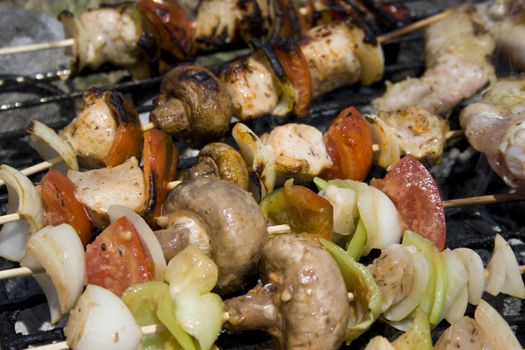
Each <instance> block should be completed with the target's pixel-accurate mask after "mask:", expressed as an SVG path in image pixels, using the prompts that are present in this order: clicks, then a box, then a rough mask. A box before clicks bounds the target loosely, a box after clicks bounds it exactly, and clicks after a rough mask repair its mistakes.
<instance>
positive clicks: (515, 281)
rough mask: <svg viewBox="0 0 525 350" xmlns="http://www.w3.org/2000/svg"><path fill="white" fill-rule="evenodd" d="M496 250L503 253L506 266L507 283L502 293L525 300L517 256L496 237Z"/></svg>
mask: <svg viewBox="0 0 525 350" xmlns="http://www.w3.org/2000/svg"><path fill="white" fill-rule="evenodd" d="M494 250H499V251H501V252H502V255H503V261H504V264H505V282H504V283H503V287H502V288H501V293H505V294H508V295H510V296H513V297H516V298H521V299H525V285H524V284H523V279H522V278H521V272H520V265H519V264H518V261H517V260H516V256H515V255H514V252H513V251H512V248H511V247H510V245H509V244H508V243H507V241H505V239H503V237H501V236H500V235H496V239H495V242H494Z"/></svg>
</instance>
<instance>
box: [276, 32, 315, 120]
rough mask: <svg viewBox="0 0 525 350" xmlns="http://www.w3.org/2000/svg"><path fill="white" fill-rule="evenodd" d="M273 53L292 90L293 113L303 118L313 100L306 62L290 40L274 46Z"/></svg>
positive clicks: (310, 79)
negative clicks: (293, 94)
mask: <svg viewBox="0 0 525 350" xmlns="http://www.w3.org/2000/svg"><path fill="white" fill-rule="evenodd" d="M274 51H275V54H276V55H277V58H278V59H279V61H280V62H281V64H282V66H283V68H284V71H285V73H286V77H287V78H288V80H289V81H290V83H291V84H292V86H293V88H294V93H295V96H294V106H293V112H294V114H295V115H297V116H299V117H305V116H306V115H307V114H308V110H309V109H310V104H311V103H312V99H313V92H312V77H311V74H310V68H309V66H308V62H307V61H306V58H305V57H304V54H303V52H302V51H301V49H300V47H299V46H298V45H297V44H296V43H295V42H294V41H292V40H282V41H280V42H279V43H278V44H276V45H275V47H274Z"/></svg>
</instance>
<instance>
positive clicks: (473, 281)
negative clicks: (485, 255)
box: [454, 248, 485, 305]
mask: <svg viewBox="0 0 525 350" xmlns="http://www.w3.org/2000/svg"><path fill="white" fill-rule="evenodd" d="M454 253H456V255H457V256H458V257H459V258H460V259H461V261H462V262H463V265H465V268H466V269H467V271H468V275H469V277H468V302H469V303H471V304H472V305H478V303H479V301H480V300H481V297H482V296H483V291H484V290H485V270H484V268H483V261H482V260H481V257H480V256H479V255H478V254H477V253H476V252H475V251H473V250H472V249H470V248H456V249H454Z"/></svg>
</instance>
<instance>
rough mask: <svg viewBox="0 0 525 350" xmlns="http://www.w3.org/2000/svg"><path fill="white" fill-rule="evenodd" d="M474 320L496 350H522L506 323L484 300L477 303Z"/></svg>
mask: <svg viewBox="0 0 525 350" xmlns="http://www.w3.org/2000/svg"><path fill="white" fill-rule="evenodd" d="M474 319H475V320H476V321H477V322H478V324H479V326H480V327H481V328H482V329H483V330H484V331H485V335H486V336H487V338H488V339H489V340H490V342H491V343H492V345H494V347H495V348H496V349H505V350H522V347H521V345H520V342H519V341H518V339H516V335H515V334H514V332H513V331H512V329H511V328H510V327H509V325H508V323H507V321H505V319H504V318H503V317H502V316H501V315H500V314H499V313H498V312H497V311H496V310H495V309H494V308H493V307H492V306H491V305H490V304H489V303H487V302H486V301H485V300H483V299H482V300H481V301H480V302H479V304H478V307H477V308H476V311H475V313H474Z"/></svg>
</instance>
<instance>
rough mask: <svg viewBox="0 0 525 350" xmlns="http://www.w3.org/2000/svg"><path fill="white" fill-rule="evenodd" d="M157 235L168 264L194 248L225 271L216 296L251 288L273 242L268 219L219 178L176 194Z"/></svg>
mask: <svg viewBox="0 0 525 350" xmlns="http://www.w3.org/2000/svg"><path fill="white" fill-rule="evenodd" d="M162 215H163V216H162V217H161V218H160V220H158V221H159V224H160V226H163V227H165V229H163V230H159V231H156V232H155V234H156V236H157V238H158V239H159V242H160V244H161V246H162V248H163V251H164V255H165V257H166V259H167V260H169V259H171V257H173V256H175V255H176V254H177V253H178V252H179V251H181V250H182V249H184V248H185V247H186V246H188V245H189V244H193V245H195V246H197V247H198V248H199V249H201V251H203V252H204V253H205V254H207V255H208V256H210V257H211V258H212V259H213V260H214V261H215V263H216V264H217V267H218V269H219V279H218V282H217V285H216V287H215V291H216V292H217V293H219V294H227V293H232V292H235V291H238V290H240V289H242V288H245V287H246V285H247V283H248V282H249V280H250V278H251V277H253V276H254V275H255V274H256V273H257V264H258V262H259V259H260V256H261V250H262V247H263V246H264V243H265V242H266V239H267V229H266V219H265V218H264V215H263V214H262V211H261V209H260V208H259V205H258V204H257V202H256V201H255V200H254V199H253V197H252V196H251V195H250V194H249V193H248V192H246V191H244V190H243V189H241V188H240V187H239V186H237V185H234V184H232V183H230V182H226V181H223V180H220V179H217V178H215V177H203V178H196V179H191V180H188V181H184V182H183V183H182V184H180V185H178V186H177V187H175V189H174V190H172V191H171V192H170V193H169V194H168V197H167V198H166V201H165V203H164V207H163V209H162Z"/></svg>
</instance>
